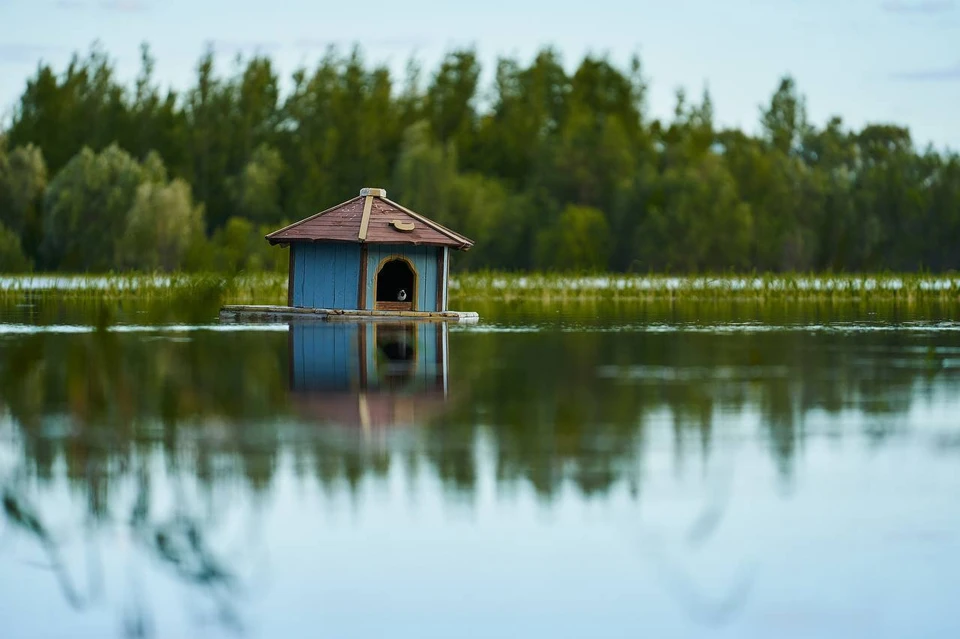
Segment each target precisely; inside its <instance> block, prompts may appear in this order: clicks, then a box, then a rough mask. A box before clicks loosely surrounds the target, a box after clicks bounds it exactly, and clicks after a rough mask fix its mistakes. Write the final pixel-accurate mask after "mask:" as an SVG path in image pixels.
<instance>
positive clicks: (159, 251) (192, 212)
mask: <svg viewBox="0 0 960 639" xmlns="http://www.w3.org/2000/svg"><path fill="white" fill-rule="evenodd" d="M144 173H145V174H147V176H148V177H147V178H146V179H145V180H144V182H143V183H142V184H140V186H139V187H137V192H136V197H135V199H134V202H133V206H132V207H131V208H130V211H129V212H128V213H127V220H126V229H125V231H124V233H123V236H122V238H121V239H120V243H119V245H118V253H119V262H120V265H122V266H124V267H127V268H132V269H136V270H141V271H155V270H163V271H175V270H179V269H181V268H182V267H184V266H185V261H186V257H187V255H188V254H189V252H190V249H191V247H192V246H193V245H194V244H195V243H198V242H199V243H202V242H203V240H204V237H203V207H202V206H198V205H194V203H193V197H192V194H191V193H190V185H189V184H187V183H186V182H185V181H183V180H182V179H179V178H177V179H175V180H173V181H172V182H169V183H168V182H167V180H166V173H165V171H164V170H163V165H162V163H160V160H159V158H158V157H157V156H151V157H150V158H148V161H147V162H146V165H145V167H144Z"/></svg>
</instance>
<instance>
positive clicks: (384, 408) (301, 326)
mask: <svg viewBox="0 0 960 639" xmlns="http://www.w3.org/2000/svg"><path fill="white" fill-rule="evenodd" d="M289 345H290V388H291V391H292V392H291V399H292V403H293V405H294V407H295V410H296V412H297V413H298V414H299V415H300V416H301V418H303V419H305V420H309V421H316V422H320V423H324V424H331V425H338V426H343V427H350V428H359V429H362V430H368V429H383V428H394V427H402V426H413V425H419V424H423V423H425V422H427V421H429V420H430V419H431V418H433V417H436V416H437V415H439V414H440V413H442V412H443V410H444V407H445V404H446V400H447V325H446V324H445V323H442V322H417V323H409V324H406V323H404V324H398V323H393V322H389V323H388V322H375V323H366V324H361V323H353V322H351V323H340V322H312V323H294V324H291V325H290V333H289Z"/></svg>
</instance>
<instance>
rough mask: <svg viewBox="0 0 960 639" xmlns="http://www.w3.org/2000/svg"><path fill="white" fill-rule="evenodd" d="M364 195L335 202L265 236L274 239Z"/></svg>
mask: <svg viewBox="0 0 960 639" xmlns="http://www.w3.org/2000/svg"><path fill="white" fill-rule="evenodd" d="M363 197H364V196H363V195H358V196H356V197H352V198H350V199H349V200H346V201H343V202H341V203H340V204H334V205H333V206H331V207H330V208H327V209H324V210H322V211H320V212H319V213H314V214H313V215H311V216H310V217H305V218H303V219H302V220H298V221H296V222H294V223H293V224H287V225H286V226H285V227H283V228H282V229H277V230H276V231H273V232H272V233H267V234H266V235H265V236H264V238H265V239H267V240H270V239H272V238H273V237H274V236H276V235H279V234H280V233H283V232H284V231H287V230H290V229H292V228H294V227H296V226H300V225H301V224H303V223H305V222H309V221H310V220H315V219H317V218H318V217H320V216H321V215H326V214H327V213H329V212H330V211H332V210H334V209H338V208H340V207H341V206H344V205H346V204H350V203H351V202H353V201H354V200H359V199H361V198H363Z"/></svg>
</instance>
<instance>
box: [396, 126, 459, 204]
mask: <svg viewBox="0 0 960 639" xmlns="http://www.w3.org/2000/svg"><path fill="white" fill-rule="evenodd" d="M456 176H457V154H456V151H455V150H454V147H453V146H451V145H447V146H444V145H442V144H441V143H440V142H438V141H436V140H435V139H434V138H433V136H432V134H431V132H430V125H429V123H427V122H425V121H421V122H418V123H416V124H414V125H412V126H411V127H410V128H409V129H407V131H406V133H405V134H404V137H403V147H402V148H401V150H400V157H399V158H398V159H397V168H396V174H395V177H394V180H393V185H394V186H395V188H396V190H397V192H398V195H397V197H399V198H400V199H401V201H403V203H404V204H405V205H406V206H408V207H410V208H411V209H413V210H414V211H422V212H423V213H424V214H425V215H428V216H430V217H432V218H434V219H436V220H437V221H438V222H440V223H452V222H453V220H452V219H451V209H450V197H451V190H452V187H453V183H454V180H455V179H456Z"/></svg>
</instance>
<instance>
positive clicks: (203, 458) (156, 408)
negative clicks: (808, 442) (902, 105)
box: [0, 331, 960, 636]
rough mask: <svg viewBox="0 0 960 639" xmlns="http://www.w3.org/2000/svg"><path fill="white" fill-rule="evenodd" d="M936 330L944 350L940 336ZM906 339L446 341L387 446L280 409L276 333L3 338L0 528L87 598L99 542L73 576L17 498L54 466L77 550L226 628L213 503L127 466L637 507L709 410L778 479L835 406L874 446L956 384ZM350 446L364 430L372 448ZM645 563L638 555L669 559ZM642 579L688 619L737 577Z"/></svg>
mask: <svg viewBox="0 0 960 639" xmlns="http://www.w3.org/2000/svg"><path fill="white" fill-rule="evenodd" d="M938 339H939V340H940V342H942V344H941V345H948V346H951V347H953V348H956V347H957V346H958V344H956V343H953V342H956V341H957V340H956V339H955V338H952V337H950V336H944V337H942V338H938ZM923 343H924V342H923V341H922V340H920V339H918V338H915V337H913V336H911V335H910V334H907V333H893V332H891V333H881V334H850V335H840V334H819V335H806V334H804V333H802V332H799V331H797V332H785V333H769V334H767V333H757V334H729V335H722V336H720V335H715V334H699V333H662V334H656V333H601V332H592V333H591V332H585V333H575V334H571V333H551V332H545V333H540V334H534V335H525V334H464V333H454V334H453V335H452V336H451V347H450V352H451V353H452V355H451V360H450V367H451V368H450V371H451V372H450V388H451V401H450V403H449V404H448V405H447V409H448V411H447V413H446V414H443V415H440V416H439V417H437V418H436V419H433V420H432V421H431V423H429V424H425V425H424V426H425V427H424V428H423V429H421V430H419V431H412V432H410V433H409V434H408V435H409V436H408V437H407V440H406V441H407V444H408V445H406V446H399V447H398V446H394V445H392V443H391V442H388V441H387V440H386V437H388V436H389V434H388V433H383V432H378V433H374V434H373V435H371V434H370V433H365V432H361V431H360V430H359V429H353V430H351V429H349V428H344V429H339V430H330V429H326V428H319V427H318V426H317V425H316V424H315V423H312V422H311V421H310V420H309V418H304V417H303V416H301V415H298V414H297V413H296V412H295V407H294V406H293V404H291V402H290V401H289V400H290V398H289V395H288V387H287V384H288V373H287V358H288V351H287V348H288V344H287V336H286V335H284V334H283V333H243V332H238V333H230V334H220V333H196V334H192V335H190V337H189V339H183V338H182V337H177V336H175V335H174V336H172V337H171V335H170V334H159V335H147V336H143V335H129V334H127V335H125V334H122V333H116V332H95V333H90V334H82V335H63V334H38V335H31V336H24V337H20V338H16V339H9V340H8V341H6V342H5V343H3V344H0V355H2V357H0V403H2V405H3V406H4V407H5V410H7V411H9V415H10V417H11V418H12V419H11V420H10V422H9V423H8V427H9V428H10V429H11V431H12V435H11V436H10V437H3V439H4V440H6V441H10V442H13V444H12V448H11V450H12V451H13V452H14V454H15V456H16V459H15V463H14V465H15V467H16V469H17V470H16V472H15V473H14V474H13V475H10V476H7V475H0V481H3V482H4V483H3V485H2V486H0V489H2V494H3V512H4V519H5V523H6V528H7V532H6V533H4V534H7V535H12V534H16V535H21V536H24V537H26V538H29V539H32V540H33V542H34V544H35V546H36V548H38V549H39V550H40V551H41V552H42V553H43V556H44V566H45V567H47V568H48V569H50V570H51V571H52V572H53V574H54V576H55V578H56V580H57V583H59V584H60V587H61V589H62V590H63V593H64V596H65V598H66V599H67V600H68V601H70V602H71V603H72V604H73V605H75V606H84V605H86V604H87V602H88V601H89V600H90V599H91V598H93V597H95V596H96V595H97V592H98V587H99V586H98V579H99V577H98V568H97V566H98V560H97V552H99V551H98V550H97V549H95V548H94V549H93V550H91V552H90V553H89V557H90V561H89V564H88V567H87V568H86V570H87V574H86V576H85V578H84V575H83V572H82V570H81V573H80V574H79V575H78V574H77V572H76V567H71V566H70V565H69V564H68V562H67V561H66V560H65V559H64V558H63V553H62V551H61V540H60V539H59V538H58V536H57V535H55V534H52V533H51V532H50V529H49V524H48V523H47V522H45V521H44V519H43V517H42V516H41V515H40V513H39V512H38V511H37V509H36V507H35V504H36V503H38V502H39V501H42V496H43V494H44V491H45V490H47V489H48V488H52V487H53V486H54V484H55V482H57V481H58V478H57V473H58V472H59V471H56V469H59V468H62V469H63V472H64V473H65V476H66V479H67V480H68V481H69V482H70V484H71V486H72V487H73V488H74V489H76V490H78V491H79V492H80V494H82V495H83V497H84V499H85V510H86V519H85V520H84V522H83V525H82V526H81V527H79V528H78V530H81V531H83V534H84V535H86V536H87V537H89V539H90V540H96V539H97V538H98V537H99V533H100V532H101V531H102V529H103V527H106V526H110V525H116V524H117V523H118V522H120V523H121V524H122V525H123V526H126V527H127V529H128V530H129V532H130V535H131V538H132V539H134V540H135V545H136V548H138V549H139V551H140V552H141V553H143V554H144V555H146V556H149V557H151V558H153V560H154V562H155V563H156V564H157V565H161V566H163V567H164V568H165V570H167V571H168V572H169V573H170V574H171V575H173V576H174V577H175V578H176V580H177V582H178V583H180V584H182V585H183V586H184V587H185V588H188V589H191V590H196V591H198V592H202V593H204V599H205V600H206V601H208V602H210V605H211V606H212V609H213V611H214V614H215V617H216V618H217V619H219V621H220V622H221V623H223V624H224V625H226V626H227V627H233V628H239V616H238V614H237V605H236V602H237V599H238V597H239V596H240V595H242V593H243V589H242V588H241V587H240V584H241V580H240V579H239V577H238V573H239V570H238V568H237V565H236V562H234V561H233V560H229V559H227V558H225V557H224V556H222V555H220V554H217V553H215V552H213V550H212V549H213V548H214V547H215V545H214V544H213V543H212V542H211V541H210V535H211V534H212V533H213V532H214V530H215V528H216V525H217V517H216V513H215V512H213V511H214V510H215V509H212V510H211V509H209V508H208V509H206V511H205V510H204V509H202V508H191V507H190V506H189V504H190V500H188V499H177V500H176V502H175V507H173V508H172V509H168V510H165V511H164V510H162V509H159V508H157V506H156V505H155V504H154V503H153V501H152V499H151V495H153V494H154V491H155V490H158V489H159V488H158V487H157V486H156V485H155V483H156V482H157V481H158V477H157V475H156V474H155V473H151V472H147V470H146V468H147V466H146V465H145V464H146V462H145V460H149V459H152V460H155V461H156V460H159V461H160V462H162V464H164V465H165V468H164V471H165V472H164V473H163V475H164V476H165V477H168V478H170V481H172V482H174V483H173V485H171V486H166V487H164V488H163V490H169V491H172V492H175V491H177V490H179V489H178V488H177V485H176V484H177V483H178V482H182V481H188V480H189V481H191V482H196V484H197V485H198V486H199V487H200V492H201V494H205V495H206V496H207V499H208V501H212V500H213V498H212V495H213V494H214V492H215V491H216V488H217V487H218V486H223V485H226V484H228V483H232V482H234V481H235V480H236V479H237V478H243V479H244V480H245V483H246V487H247V490H248V491H249V493H250V494H252V495H253V496H266V495H269V493H270V490H271V486H272V483H273V479H274V475H275V473H276V472H277V467H278V460H279V459H280V458H281V457H284V458H287V459H289V460H290V463H291V468H292V469H293V472H294V473H296V474H297V475H299V476H302V477H303V476H306V477H312V478H314V479H315V480H316V481H318V482H319V483H320V484H321V485H322V486H324V487H325V488H327V489H328V490H334V489H336V488H338V487H340V486H348V487H350V489H351V490H356V489H357V488H358V486H359V485H360V483H361V482H362V480H364V478H369V477H380V478H383V477H385V476H386V475H387V474H388V472H389V471H390V469H391V468H392V467H394V466H395V465H398V464H399V465H401V466H403V467H405V468H407V469H408V470H410V472H411V474H415V472H416V470H417V469H420V468H426V469H428V472H432V473H434V474H435V475H437V476H438V477H439V478H440V479H441V480H442V481H443V482H444V484H445V486H447V487H448V488H450V489H452V490H454V491H457V492H460V493H462V494H465V495H470V494H472V493H473V490H474V488H475V485H476V482H477V479H478V475H479V470H478V468H477V462H478V460H481V459H483V460H487V459H489V460H490V461H492V462H493V463H494V470H495V473H496V478H497V480H498V482H499V483H500V484H501V485H505V486H509V485H511V484H517V483H528V484H529V485H531V486H533V487H534V488H535V489H536V491H537V492H538V494H539V495H540V496H542V497H543V498H546V499H549V498H551V497H552V496H554V495H556V494H557V492H558V491H559V490H560V489H561V488H562V487H563V486H564V485H572V486H576V487H577V488H578V489H579V490H580V491H582V493H583V494H586V495H593V494H602V493H604V492H606V491H608V490H610V489H611V488H612V487H613V486H615V485H616V484H618V483H621V484H623V485H625V486H626V487H627V488H628V489H629V490H631V491H632V492H633V493H634V494H637V493H639V492H640V489H641V482H642V478H643V470H644V461H645V458H646V457H647V456H648V455H649V453H650V447H651V446H659V447H662V446H663V445H664V444H665V443H666V444H667V445H669V446H670V447H671V449H670V450H672V451H673V454H674V462H675V464H677V465H678V467H679V466H682V465H683V464H687V463H689V462H691V461H693V462H699V461H703V460H704V459H705V458H706V456H708V455H711V454H713V453H712V452H711V451H712V450H713V449H715V448H720V449H722V447H723V446H724V445H726V444H725V443H724V442H725V441H726V439H725V438H729V437H736V436H738V435H740V434H742V433H740V434H738V433H735V432H730V430H728V429H731V428H732V426H731V424H732V422H733V421H735V420H731V419H728V417H731V416H732V417H734V418H739V417H740V416H743V415H748V416H749V415H754V416H755V420H756V421H757V422H758V423H759V424H760V427H761V429H762V430H761V433H760V434H761V436H762V437H761V440H762V441H763V442H764V443H765V445H766V446H767V447H768V449H769V451H770V454H771V456H772V457H773V458H774V459H775V460H776V462H777V464H778V467H779V468H780V470H781V472H782V475H783V477H784V478H785V479H786V480H789V479H790V477H791V474H792V472H793V465H794V460H795V457H796V456H797V454H798V451H799V450H802V446H801V444H802V442H803V439H804V437H805V436H806V434H807V429H808V428H810V416H811V415H814V414H822V415H825V416H826V418H825V419H823V420H820V422H818V424H819V427H824V426H826V427H828V428H832V429H834V430H835V431H836V432H831V433H828V434H832V435H837V436H843V435H849V434H851V433H848V432H846V433H845V432H843V430H844V428H847V427H846V426H845V425H844V424H845V420H843V419H840V418H839V416H841V415H842V414H844V413H843V411H854V412H856V413H857V414H858V415H860V416H861V417H862V419H861V423H862V424H863V429H864V433H862V434H865V435H866V436H867V437H868V438H869V441H871V442H874V443H876V444H877V445H882V444H883V442H884V441H885V438H887V437H889V436H890V435H891V434H893V433H895V432H896V430H895V429H897V428H900V427H902V426H901V424H902V423H903V422H904V420H903V419H902V417H903V416H904V415H905V413H906V412H907V411H908V410H909V409H910V407H911V402H913V401H915V398H917V397H925V396H928V395H929V393H931V392H932V389H933V388H934V387H935V386H936V385H941V387H947V388H950V387H955V386H956V385H957V383H958V381H960V380H958V379H957V376H956V374H955V371H954V370H953V369H945V368H943V366H942V364H943V361H942V360H943V357H942V356H941V355H938V354H937V351H935V350H934V351H930V350H928V349H925V348H921V347H918V344H923ZM938 343H939V342H938ZM665 427H666V428H665ZM664 432H666V433H667V434H669V437H668V438H667V439H666V440H664V441H661V440H662V439H663V434H664ZM856 434H861V433H856ZM371 437H372V438H373V439H377V438H384V439H383V441H380V442H379V444H378V445H371ZM488 453H489V454H488ZM61 464H62V466H61ZM151 468H152V466H151ZM55 471H56V472H55ZM2 472H4V469H3V468H0V473H2ZM121 486H127V487H129V486H135V487H136V490H135V491H134V492H135V494H136V499H135V500H134V501H133V503H131V504H127V505H126V506H124V503H123V498H122V494H123V491H122V490H120V489H119V487H121ZM715 487H716V490H717V493H716V494H715V495H714V494H711V495H709V496H708V500H707V503H706V504H705V506H704V507H703V509H702V511H701V512H700V513H699V514H697V515H696V516H695V517H694V518H693V519H692V521H691V523H690V526H689V530H688V531H687V533H686V535H685V536H684V537H683V539H684V541H683V543H686V544H689V545H690V546H691V547H695V546H698V545H700V544H704V543H708V542H709V539H710V537H711V535H712V534H713V531H714V530H716V528H717V527H718V526H719V525H720V522H721V520H722V518H723V513H724V510H725V508H726V503H727V500H728V499H729V495H728V494H727V493H726V492H724V491H728V490H729V487H726V488H724V485H723V484H722V483H720V484H716V485H715ZM92 543H93V542H92V541H91V544H92ZM644 543H647V544H648V545H649V546H650V547H655V544H653V543H651V542H650V540H649V539H647V540H645V542H644ZM94 545H95V544H94ZM0 549H2V546H0ZM656 554H657V558H656V559H657V561H661V560H662V558H663V557H666V556H668V555H669V553H668V552H666V551H664V552H659V551H657V552H656ZM661 568H662V569H663V570H664V571H666V575H667V577H665V579H666V581H667V582H670V583H672V584H673V586H671V587H674V588H675V590H676V591H677V593H678V597H680V598H681V599H688V600H689V601H690V602H691V603H690V606H691V607H692V609H696V610H701V612H702V615H701V616H703V617H704V618H705V619H719V618H722V617H723V616H724V615H726V614H728V612H727V611H729V610H730V609H733V608H735V607H736V606H737V605H739V604H738V603H737V602H739V601H742V598H743V596H744V595H743V593H744V592H745V590H746V588H748V586H749V583H748V582H749V578H748V577H745V578H743V579H740V580H738V581H736V582H735V584H734V586H733V587H732V591H731V592H732V593H733V594H731V595H730V597H722V598H720V599H718V600H717V602H714V603H709V602H707V601H706V599H704V598H703V597H702V596H699V595H697V594H696V590H695V588H694V587H693V586H692V584H691V583H690V581H689V579H687V578H686V577H685V576H684V575H683V573H682V571H679V570H676V569H674V568H671V567H670V566H669V565H666V564H665V565H664V566H661ZM671 580H672V581H671ZM127 590H128V596H129V598H130V601H129V603H128V604H127V606H126V612H125V613H124V620H123V626H124V630H125V632H126V633H127V634H128V635H129V636H147V635H149V634H150V632H151V631H152V628H153V626H154V623H155V622H154V620H152V619H151V616H150V610H149V606H148V605H147V603H146V601H147V600H148V599H149V593H143V592H141V590H140V588H139V586H137V585H136V584H133V585H132V586H131V587H130V588H128V589H127ZM691 614H694V613H691ZM696 614H701V613H696Z"/></svg>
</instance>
